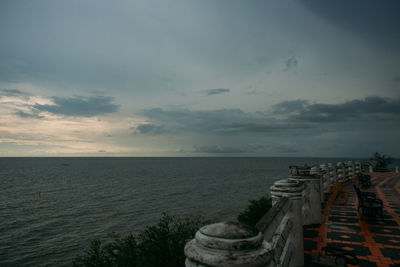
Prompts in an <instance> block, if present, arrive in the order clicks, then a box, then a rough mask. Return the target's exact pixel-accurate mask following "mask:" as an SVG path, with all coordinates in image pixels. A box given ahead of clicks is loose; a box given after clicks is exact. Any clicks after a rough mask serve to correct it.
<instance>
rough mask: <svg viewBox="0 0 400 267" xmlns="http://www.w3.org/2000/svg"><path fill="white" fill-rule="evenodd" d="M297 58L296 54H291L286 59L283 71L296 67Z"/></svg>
mask: <svg viewBox="0 0 400 267" xmlns="http://www.w3.org/2000/svg"><path fill="white" fill-rule="evenodd" d="M298 63H299V62H298V60H297V57H296V56H292V57H291V58H289V59H288V60H286V63H285V68H284V69H283V70H284V71H288V70H290V69H293V68H296V67H297V64H298Z"/></svg>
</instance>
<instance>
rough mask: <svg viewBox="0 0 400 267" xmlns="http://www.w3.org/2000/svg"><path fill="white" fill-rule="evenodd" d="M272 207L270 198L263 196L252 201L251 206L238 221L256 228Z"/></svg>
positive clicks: (240, 215) (241, 214)
mask: <svg viewBox="0 0 400 267" xmlns="http://www.w3.org/2000/svg"><path fill="white" fill-rule="evenodd" d="M271 207H272V200H271V198H270V197H269V196H263V197H261V198H259V199H257V200H250V204H249V205H248V206H247V208H246V209H245V210H244V211H243V212H241V213H240V214H239V216H238V217H237V220H238V221H239V222H241V223H244V224H247V225H251V226H255V225H256V224H257V223H258V221H259V220H260V219H261V218H262V217H263V216H264V214H265V213H267V211H268V210H269V209H270V208H271Z"/></svg>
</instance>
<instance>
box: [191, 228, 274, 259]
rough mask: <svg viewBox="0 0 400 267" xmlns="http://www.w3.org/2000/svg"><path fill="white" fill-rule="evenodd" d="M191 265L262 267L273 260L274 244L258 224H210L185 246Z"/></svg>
mask: <svg viewBox="0 0 400 267" xmlns="http://www.w3.org/2000/svg"><path fill="white" fill-rule="evenodd" d="M185 256H186V261H185V266H187V267H195V266H196V267H206V266H207V267H209V266H215V267H217V266H218V267H220V266H221V267H222V266H224V267H228V266H234V267H239V266H240V267H246V266H249V267H261V266H268V265H269V263H270V262H271V261H272V248H271V244H269V243H268V242H267V241H264V236H263V235H262V234H261V233H260V232H259V231H258V230H257V229H256V228H254V227H251V226H247V225H243V224H240V223H236V222H221V223H215V224H209V225H206V226H204V227H202V228H200V230H198V231H197V233H196V236H195V238H194V239H192V240H191V241H189V242H188V243H187V244H186V246H185Z"/></svg>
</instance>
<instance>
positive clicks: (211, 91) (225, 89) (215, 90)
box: [205, 88, 230, 95]
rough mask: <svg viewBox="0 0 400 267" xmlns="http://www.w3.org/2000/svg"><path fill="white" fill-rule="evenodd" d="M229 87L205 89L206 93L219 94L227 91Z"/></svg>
mask: <svg viewBox="0 0 400 267" xmlns="http://www.w3.org/2000/svg"><path fill="white" fill-rule="evenodd" d="M229 91H230V89H228V88H218V89H208V90H205V93H206V95H219V94H223V93H228V92H229Z"/></svg>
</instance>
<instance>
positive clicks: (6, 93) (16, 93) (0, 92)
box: [0, 89, 31, 97]
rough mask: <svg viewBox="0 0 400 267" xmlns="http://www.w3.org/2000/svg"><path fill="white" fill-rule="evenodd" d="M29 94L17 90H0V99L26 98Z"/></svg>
mask: <svg viewBox="0 0 400 267" xmlns="http://www.w3.org/2000/svg"><path fill="white" fill-rule="evenodd" d="M30 95H31V94H30V93H27V92H23V91H21V90H18V89H0V97H1V96H17V97H28V96H30Z"/></svg>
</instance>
